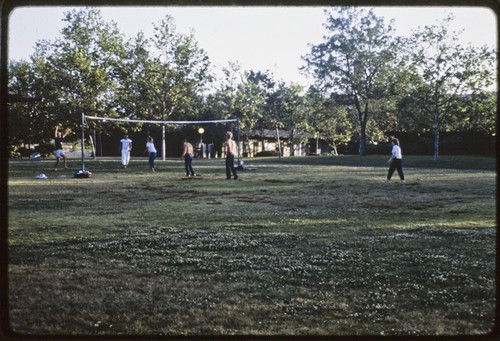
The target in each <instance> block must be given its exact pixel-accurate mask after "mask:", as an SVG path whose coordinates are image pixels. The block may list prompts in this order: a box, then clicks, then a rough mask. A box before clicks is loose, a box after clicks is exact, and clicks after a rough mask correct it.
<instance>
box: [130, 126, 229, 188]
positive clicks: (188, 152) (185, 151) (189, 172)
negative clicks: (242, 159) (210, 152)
mask: <svg viewBox="0 0 500 341" xmlns="http://www.w3.org/2000/svg"><path fill="white" fill-rule="evenodd" d="M120 143H121V150H120V151H121V158H122V165H123V168H127V166H128V164H129V162H130V151H131V150H132V140H131V139H130V138H129V137H128V135H127V134H125V136H124V137H123V139H121V140H120ZM222 147H223V150H224V153H225V154H226V179H228V180H229V179H231V175H233V178H234V179H235V180H236V179H238V175H237V174H236V169H235V167H234V156H235V155H236V153H237V145H236V142H235V141H234V140H233V134H232V133H231V132H227V133H226V141H225V142H224V144H223V146H222ZM144 153H148V154H149V160H148V164H149V168H150V169H151V171H153V172H154V171H155V159H156V155H157V151H156V148H155V145H154V142H153V138H152V137H151V136H149V137H148V139H147V143H146V150H145V151H144ZM193 157H194V149H193V145H192V144H191V143H190V142H189V141H188V140H187V139H184V143H183V145H182V155H181V159H182V160H184V168H185V170H186V176H187V177H190V176H193V177H194V176H196V173H195V171H194V169H193Z"/></svg>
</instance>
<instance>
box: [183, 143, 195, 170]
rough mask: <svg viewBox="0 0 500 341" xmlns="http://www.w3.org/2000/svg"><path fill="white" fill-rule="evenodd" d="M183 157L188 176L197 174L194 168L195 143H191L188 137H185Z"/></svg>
mask: <svg viewBox="0 0 500 341" xmlns="http://www.w3.org/2000/svg"><path fill="white" fill-rule="evenodd" d="M181 159H183V160H184V168H185V169H186V176H190V175H191V176H196V173H195V172H194V169H193V145H192V144H191V143H189V142H188V140H187V139H184V144H183V145H182V155H181Z"/></svg>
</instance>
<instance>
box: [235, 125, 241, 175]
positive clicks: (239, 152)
mask: <svg viewBox="0 0 500 341" xmlns="http://www.w3.org/2000/svg"><path fill="white" fill-rule="evenodd" d="M236 129H238V166H239V165H240V155H241V150H240V119H239V118H238V119H236Z"/></svg>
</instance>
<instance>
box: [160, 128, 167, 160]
mask: <svg viewBox="0 0 500 341" xmlns="http://www.w3.org/2000/svg"><path fill="white" fill-rule="evenodd" d="M165 140H166V138H165V124H162V126H161V159H162V160H163V161H165V155H166V154H167V147H166V142H165Z"/></svg>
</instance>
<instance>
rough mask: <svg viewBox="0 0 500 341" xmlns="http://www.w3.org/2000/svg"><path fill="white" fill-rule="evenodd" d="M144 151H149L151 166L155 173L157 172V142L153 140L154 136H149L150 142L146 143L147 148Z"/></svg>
mask: <svg viewBox="0 0 500 341" xmlns="http://www.w3.org/2000/svg"><path fill="white" fill-rule="evenodd" d="M144 153H148V155H149V160H148V163H149V168H150V169H151V171H152V172H153V173H154V172H155V159H156V153H157V151H156V148H155V144H154V142H153V138H152V137H151V136H148V142H147V143H146V150H145V151H144Z"/></svg>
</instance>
